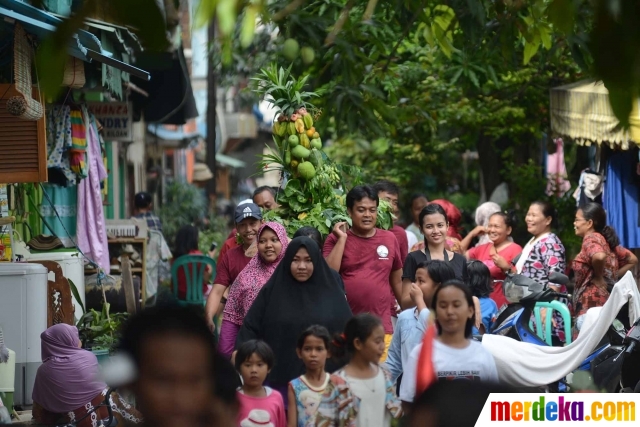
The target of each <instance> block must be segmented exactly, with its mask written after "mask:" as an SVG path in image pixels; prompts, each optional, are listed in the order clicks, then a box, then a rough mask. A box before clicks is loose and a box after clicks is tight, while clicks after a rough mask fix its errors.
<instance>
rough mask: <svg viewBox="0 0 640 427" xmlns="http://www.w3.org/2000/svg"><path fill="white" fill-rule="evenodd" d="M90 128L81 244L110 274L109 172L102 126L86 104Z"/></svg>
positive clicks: (82, 190) (79, 227) (80, 201)
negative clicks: (105, 200) (104, 184)
mask: <svg viewBox="0 0 640 427" xmlns="http://www.w3.org/2000/svg"><path fill="white" fill-rule="evenodd" d="M82 109H83V117H84V121H85V124H86V127H87V164H88V168H87V172H88V176H87V178H85V179H83V180H82V181H81V182H80V184H78V220H77V233H78V247H79V248H80V250H81V251H82V252H84V253H85V255H86V256H87V257H89V258H91V259H92V260H93V261H95V262H96V263H98V265H99V266H100V267H101V268H102V269H103V270H104V271H105V273H107V274H109V271H110V270H109V267H110V261H109V246H108V243H107V228H106V223H105V217H104V208H103V205H102V193H101V189H100V182H101V181H102V180H104V179H106V178H107V176H108V174H107V171H106V169H105V167H104V163H103V161H102V153H101V150H100V139H99V137H98V128H97V125H96V122H95V119H94V118H93V116H89V112H88V111H87V109H86V107H83V108H82Z"/></svg>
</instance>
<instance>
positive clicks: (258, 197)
mask: <svg viewBox="0 0 640 427" xmlns="http://www.w3.org/2000/svg"><path fill="white" fill-rule="evenodd" d="M275 196H276V192H275V190H274V189H273V188H271V187H268V186H266V185H265V186H263V187H258V188H256V190H255V191H254V192H253V203H255V204H256V205H258V206H260V208H261V209H264V210H265V211H269V210H271V209H277V208H278V206H280V205H278V204H277V203H276V199H275ZM251 201H252V200H251V199H246V200H243V201H242V202H240V203H239V204H240V205H242V204H244V203H251ZM236 234H237V230H236V229H233V230H231V233H229V236H228V237H227V240H226V241H225V242H224V244H223V245H222V248H221V249H220V258H219V259H222V255H224V254H225V253H226V252H227V251H228V250H229V249H232V248H235V247H237V246H238V242H237V241H236Z"/></svg>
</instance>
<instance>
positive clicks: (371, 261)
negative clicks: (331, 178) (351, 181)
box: [323, 185, 403, 361]
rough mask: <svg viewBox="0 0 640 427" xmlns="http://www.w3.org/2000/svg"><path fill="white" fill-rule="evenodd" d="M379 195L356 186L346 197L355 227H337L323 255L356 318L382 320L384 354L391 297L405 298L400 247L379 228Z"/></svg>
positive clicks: (388, 336) (390, 328) (389, 327)
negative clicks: (367, 316)
mask: <svg viewBox="0 0 640 427" xmlns="http://www.w3.org/2000/svg"><path fill="white" fill-rule="evenodd" d="M378 202H379V199H378V194H377V192H376V191H375V190H374V189H373V188H372V187H371V186H368V185H362V186H357V187H355V188H353V189H352V190H351V191H349V193H348V194H347V211H348V212H349V216H350V217H351V221H352V223H353V224H352V226H351V229H349V230H347V223H346V222H342V223H338V224H336V225H335V226H334V228H333V233H332V234H330V235H329V237H327V240H326V241H325V243H324V248H323V254H324V257H325V259H326V260H327V263H328V264H329V266H330V267H331V268H333V269H334V270H336V271H338V272H339V273H340V276H342V280H343V281H344V285H345V290H346V293H347V300H348V302H349V306H350V307H351V311H352V312H353V314H360V313H371V314H374V315H376V316H378V317H380V318H381V319H382V324H383V326H384V330H385V353H384V355H383V356H382V360H381V361H384V360H385V359H386V357H387V349H388V348H389V344H390V343H391V336H392V334H393V326H392V324H391V315H392V313H391V306H392V302H393V300H392V298H393V296H392V293H391V292H390V291H393V295H395V298H396V299H398V300H399V299H400V298H401V296H402V262H403V260H402V259H401V256H400V246H399V245H398V241H397V240H396V237H395V236H394V235H393V233H391V232H390V231H386V230H381V229H378V228H376V220H377V218H378Z"/></svg>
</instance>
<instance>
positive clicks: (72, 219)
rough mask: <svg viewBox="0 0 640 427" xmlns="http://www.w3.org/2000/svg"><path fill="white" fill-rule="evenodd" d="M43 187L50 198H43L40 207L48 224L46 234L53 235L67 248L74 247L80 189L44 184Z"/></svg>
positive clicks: (45, 229)
mask: <svg viewBox="0 0 640 427" xmlns="http://www.w3.org/2000/svg"><path fill="white" fill-rule="evenodd" d="M42 187H43V188H44V191H46V193H47V196H49V197H48V198H47V197H46V196H45V197H43V198H42V204H41V205H40V214H41V215H42V218H43V220H44V221H45V222H46V224H47V226H45V228H44V234H45V235H48V234H49V233H53V235H55V236H57V237H58V238H59V239H60V241H61V242H62V244H63V245H64V246H65V247H66V248H71V247H74V246H75V244H74V243H73V242H74V241H75V240H76V226H77V212H78V187H77V186H76V185H74V186H70V187H61V186H59V185H56V184H49V183H44V184H42ZM49 200H50V201H51V203H50V202H49ZM52 204H53V206H52ZM56 212H57V213H58V214H57V215H56ZM58 216H59V217H60V218H58ZM67 232H68V234H67Z"/></svg>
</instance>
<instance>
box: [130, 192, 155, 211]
mask: <svg viewBox="0 0 640 427" xmlns="http://www.w3.org/2000/svg"><path fill="white" fill-rule="evenodd" d="M151 202H153V198H152V197H151V194H149V193H147V192H146V191H141V192H140V193H138V194H136V196H135V197H134V199H133V204H134V206H135V207H136V208H138V209H144V208H148V207H149V205H150V204H151Z"/></svg>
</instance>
